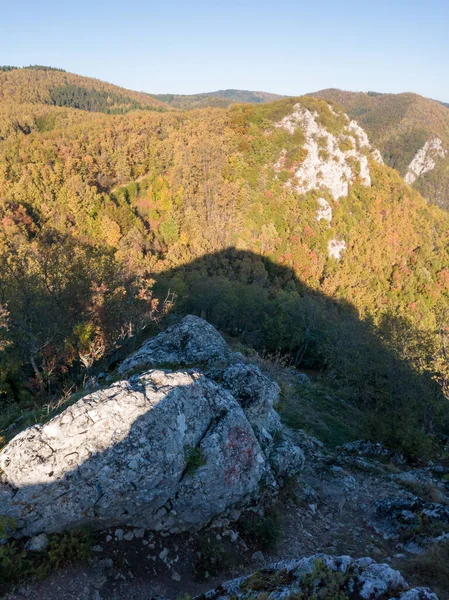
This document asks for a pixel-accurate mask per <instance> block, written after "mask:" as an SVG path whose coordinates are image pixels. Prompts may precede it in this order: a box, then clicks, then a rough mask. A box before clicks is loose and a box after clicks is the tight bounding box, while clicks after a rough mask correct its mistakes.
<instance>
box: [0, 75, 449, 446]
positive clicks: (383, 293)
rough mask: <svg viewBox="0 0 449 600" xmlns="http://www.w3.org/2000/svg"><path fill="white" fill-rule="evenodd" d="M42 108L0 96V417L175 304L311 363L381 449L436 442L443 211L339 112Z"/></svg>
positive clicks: (443, 330) (443, 410)
mask: <svg viewBox="0 0 449 600" xmlns="http://www.w3.org/2000/svg"><path fill="white" fill-rule="evenodd" d="M23 72H24V71H23V70H20V71H19V73H20V74H22V73H23ZM13 73H14V72H12V73H3V74H0V78H1V77H5V76H11V75H12V74H13ZM59 75H60V74H58V76H59ZM21 76H22V75H21ZM16 93H17V94H18V96H17V97H20V95H21V94H24V95H26V91H25V90H20V91H19V90H17V91H16ZM27 100H30V98H27ZM44 104H45V106H42V105H36V104H34V105H33V104H24V105H22V106H20V105H18V104H16V105H11V104H9V103H3V105H1V111H2V112H1V115H2V118H1V121H0V124H1V126H2V129H1V130H0V131H2V134H1V135H2V139H1V141H0V220H1V224H2V226H1V231H0V307H1V312H0V357H1V362H0V390H1V391H0V402H1V403H2V407H3V412H4V420H3V422H4V424H5V425H7V424H8V422H9V421H10V419H12V418H15V417H16V416H17V410H16V409H17V407H20V410H21V409H22V408H23V407H30V406H36V405H39V404H42V403H45V402H48V398H51V397H57V396H58V395H60V394H61V393H62V391H63V390H64V389H70V388H71V386H73V385H74V382H76V380H77V378H79V377H82V375H83V373H85V372H87V373H90V372H91V369H92V368H95V364H96V361H98V360H102V359H103V360H106V359H105V357H106V356H108V355H111V353H113V352H115V351H117V349H118V348H119V347H120V346H122V345H123V344H125V342H126V340H127V339H129V338H131V337H132V336H134V335H135V334H136V333H138V332H142V331H146V330H148V328H149V327H150V325H151V323H154V322H155V321H157V319H159V318H160V317H162V316H163V315H164V314H165V312H166V311H167V310H175V311H178V312H187V311H189V312H196V313H197V314H200V315H202V316H206V317H207V318H208V319H210V320H211V321H212V322H214V323H216V324H217V325H218V326H219V327H221V328H222V329H223V330H225V331H228V332H230V333H231V334H233V335H238V336H240V337H241V338H242V339H244V340H245V341H246V342H247V343H250V344H252V345H253V346H254V347H256V348H257V349H259V350H260V351H261V352H263V353H266V354H270V355H280V356H283V357H285V360H287V361H290V362H291V363H292V364H294V365H296V366H299V367H307V368H313V369H315V370H316V371H318V372H320V373H321V374H322V376H323V377H324V378H327V379H328V381H329V382H330V384H331V385H332V386H333V387H334V389H335V391H336V393H339V394H341V396H342V397H344V398H345V399H346V401H349V402H352V403H354V404H356V405H358V406H362V407H364V408H365V409H366V410H367V411H368V412H369V414H370V415H371V416H372V419H371V421H372V424H373V425H372V430H371V435H374V433H375V434H376V436H377V437H381V438H383V439H384V440H386V441H387V442H388V443H389V444H390V445H394V446H399V447H401V449H402V450H403V451H406V452H407V453H408V454H410V455H413V456H416V455H418V454H425V453H429V454H431V453H432V452H435V451H436V449H437V448H439V449H441V448H442V447H443V446H444V443H445V441H444V440H445V439H446V438H445V437H444V436H446V435H448V434H449V424H448V416H449V413H448V411H447V399H446V398H447V397H448V396H449V392H448V379H447V377H448V371H447V360H446V355H445V352H446V350H445V348H446V344H447V335H448V327H449V320H448V310H447V309H448V297H449V272H448V270H447V265H448V264H449V239H448V238H449V216H448V215H447V214H446V213H445V212H442V211H441V210H439V209H438V208H436V207H434V206H430V205H428V204H427V203H426V201H425V200H424V199H423V198H422V197H421V196H420V195H419V193H418V192H416V191H415V190H413V189H412V188H411V187H410V186H408V185H407V184H406V183H405V182H404V181H403V179H402V178H401V177H400V176H399V175H398V173H397V172H396V171H394V170H393V169H390V168H388V167H385V166H383V165H380V164H378V162H376V160H375V154H373V153H372V148H370V147H369V144H368V142H367V140H366V139H365V137H364V134H363V131H360V130H359V129H358V128H357V126H356V124H355V123H350V122H349V120H348V119H347V118H346V117H345V115H344V114H343V113H342V112H341V111H340V110H339V109H337V108H332V107H330V106H329V105H328V104H327V102H325V101H322V100H317V99H314V98H311V97H303V98H296V99H285V100H280V101H276V102H272V103H266V104H238V105H233V106H230V107H229V108H227V109H221V108H208V109H203V110H198V111H192V112H190V111H189V112H174V111H170V112H167V113H159V112H154V111H151V112H150V111H144V110H137V111H132V112H129V113H128V114H125V115H111V114H102V113H101V112H99V113H92V112H90V113H85V112H81V111H79V110H75V109H73V108H68V107H52V106H49V105H48V104H47V102H46V101H45V100H44ZM17 123H19V124H20V126H16V125H17ZM173 292H174V293H175V294H176V299H175V302H174V306H173V305H172V300H173V296H172V294H173ZM167 295H168V296H167ZM167 297H168V302H166V303H165V304H164V299H167ZM111 361H112V359H111ZM86 369H87V371H86Z"/></svg>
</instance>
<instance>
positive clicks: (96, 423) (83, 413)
mask: <svg viewBox="0 0 449 600" xmlns="http://www.w3.org/2000/svg"><path fill="white" fill-rule="evenodd" d="M266 468H267V467H266V460H265V457H264V454H263V452H262V450H261V448H260V446H259V443H258V441H257V439H256V437H255V435H254V432H253V430H252V428H251V425H250V424H249V422H248V420H247V418H246V416H245V413H244V412H243V410H242V408H241V407H240V405H239V404H238V402H237V401H236V400H235V399H234V398H233V397H232V395H231V394H230V393H229V392H228V391H226V390H224V389H223V388H220V387H219V386H218V385H216V384H215V383H214V382H212V381H210V380H208V379H207V378H206V377H205V376H204V375H202V374H200V373H198V372H194V373H186V372H176V373H166V372H163V371H149V372H147V373H144V374H142V375H140V376H134V377H132V378H131V379H130V380H129V381H120V382H118V383H116V384H114V385H112V386H111V387H110V388H108V389H106V390H102V391H97V392H94V393H93V394H90V395H88V396H86V397H85V398H83V399H81V400H79V401H78V402H77V403H76V404H74V405H73V406H71V407H69V408H67V409H66V410H65V411H64V412H63V413H61V414H60V415H58V416H56V417H55V418H53V419H52V420H51V421H50V422H49V423H47V424H46V425H37V426H35V427H31V428H29V429H27V430H25V431H23V432H22V433H20V434H19V435H18V436H16V437H15V438H14V439H13V440H12V441H11V442H10V443H9V444H8V445H7V446H6V447H5V448H4V449H3V451H2V452H1V453H0V472H1V473H2V480H3V483H2V484H1V485H0V502H1V504H0V515H1V516H5V517H12V518H13V519H14V520H15V522H16V525H17V527H18V529H19V531H20V533H22V534H23V535H36V534H38V533H40V532H46V533H52V532H56V531H61V530H64V529H68V528H73V527H84V526H90V527H94V528H97V529H98V528H106V527H109V526H113V525H134V526H137V527H145V528H148V529H155V530H166V531H183V530H195V529H199V528H201V527H202V526H204V525H205V524H206V523H208V522H209V521H210V520H211V519H212V518H213V517H214V516H216V515H218V514H221V513H223V512H224V511H226V509H228V508H230V507H232V506H235V505H239V504H242V503H244V502H245V501H247V499H248V498H250V497H253V496H254V495H255V494H256V493H257V490H258V485H259V481H260V479H261V477H262V475H263V474H264V472H265V470H266Z"/></svg>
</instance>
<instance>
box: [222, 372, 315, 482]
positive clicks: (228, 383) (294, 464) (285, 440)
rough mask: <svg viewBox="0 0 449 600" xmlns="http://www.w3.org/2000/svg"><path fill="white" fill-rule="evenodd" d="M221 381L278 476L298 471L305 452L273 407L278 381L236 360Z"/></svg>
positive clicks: (277, 399) (285, 475) (277, 398)
mask: <svg viewBox="0 0 449 600" xmlns="http://www.w3.org/2000/svg"><path fill="white" fill-rule="evenodd" d="M221 383H222V385H223V386H224V387H226V388H227V389H228V390H229V391H230V392H231V393H232V395H233V396H234V398H236V400H237V401H238V402H239V404H240V406H241V407H242V408H243V410H244V411H245V414H246V417H247V419H248V421H249V422H250V423H251V426H252V428H253V430H254V432H255V434H256V437H257V439H258V440H259V443H260V445H261V447H262V449H263V452H264V454H265V456H266V457H267V459H268V461H269V464H270V466H271V468H272V470H273V471H274V473H275V475H276V476H277V477H278V478H281V479H285V478H286V477H291V476H292V475H295V474H296V473H298V472H299V471H300V470H301V469H302V467H303V465H304V453H303V451H302V450H301V448H299V447H298V446H297V445H295V444H293V442H292V441H291V440H290V439H289V437H288V436H287V435H286V434H285V432H284V430H283V427H282V424H281V420H280V418H279V415H278V413H277V412H276V411H275V410H274V407H275V406H276V404H277V403H278V402H279V394H280V388H279V386H278V384H277V383H276V382H274V381H273V380H271V379H269V378H268V377H267V376H266V375H264V374H263V373H262V372H261V370H260V369H259V368H258V367H257V366H255V365H251V364H245V363H241V362H237V363H235V364H232V365H230V366H229V367H228V368H227V369H226V370H225V371H224V373H223V376H222V379H221Z"/></svg>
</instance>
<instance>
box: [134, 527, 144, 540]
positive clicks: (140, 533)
mask: <svg viewBox="0 0 449 600" xmlns="http://www.w3.org/2000/svg"><path fill="white" fill-rule="evenodd" d="M144 535H145V529H134V537H135V538H137V539H141V538H143V536H144Z"/></svg>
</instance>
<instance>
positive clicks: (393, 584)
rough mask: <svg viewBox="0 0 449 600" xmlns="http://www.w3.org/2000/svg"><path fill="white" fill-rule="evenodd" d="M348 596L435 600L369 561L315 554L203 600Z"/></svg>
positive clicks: (364, 599) (232, 583)
mask: <svg viewBox="0 0 449 600" xmlns="http://www.w3.org/2000/svg"><path fill="white" fill-rule="evenodd" d="M318 590H319V592H320V596H322V597H327V596H329V597H332V598H334V597H335V598H336V597H339V598H340V597H350V598H352V599H353V600H376V599H378V600H383V599H384V598H392V597H395V598H397V599H398V600H438V598H437V596H436V595H435V594H433V593H432V592H431V591H430V590H428V589H427V588H415V589H409V585H408V584H407V582H406V581H405V579H404V578H403V577H402V575H401V574H400V573H399V571H396V570H394V569H392V568H391V567H390V566H389V565H386V564H378V563H375V562H374V561H373V560H372V559H371V558H367V557H366V558H360V559H358V560H354V559H352V558H351V557H350V556H329V555H326V554H315V555H314V556H310V557H307V558H301V559H298V560H285V561H282V562H279V563H276V564H273V565H270V566H268V567H265V568H263V569H261V570H260V571H256V572H255V573H253V574H252V575H250V576H248V577H240V578H239V579H234V580H233V581H228V582H226V583H224V584H222V585H221V586H220V587H219V588H217V589H215V590H211V591H210V592H207V593H206V594H204V595H203V596H200V597H199V598H198V599H197V600H199V599H200V598H201V599H202V600H203V599H204V600H246V599H247V600H249V599H253V598H255V597H257V598H259V597H260V598H262V597H263V598H266V599H267V600H278V599H279V600H280V599H281V598H293V597H305V598H308V597H315V596H316V593H317V591H318Z"/></svg>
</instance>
